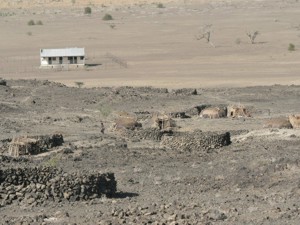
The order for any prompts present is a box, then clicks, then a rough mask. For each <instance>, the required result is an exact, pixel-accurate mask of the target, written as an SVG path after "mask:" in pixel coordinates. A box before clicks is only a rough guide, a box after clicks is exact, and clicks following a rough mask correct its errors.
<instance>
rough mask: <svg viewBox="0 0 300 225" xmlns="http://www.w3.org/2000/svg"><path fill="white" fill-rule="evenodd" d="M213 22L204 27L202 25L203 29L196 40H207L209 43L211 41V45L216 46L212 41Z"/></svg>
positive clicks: (196, 36)
mask: <svg viewBox="0 0 300 225" xmlns="http://www.w3.org/2000/svg"><path fill="white" fill-rule="evenodd" d="M211 27H212V24H209V25H205V26H204V27H202V29H201V31H200V32H199V34H197V35H195V38H196V40H202V39H204V40H206V42H207V43H209V44H210V45H211V46H213V47H214V48H215V47H216V46H215V45H214V43H212V42H211V39H210V38H211V33H212V30H211Z"/></svg>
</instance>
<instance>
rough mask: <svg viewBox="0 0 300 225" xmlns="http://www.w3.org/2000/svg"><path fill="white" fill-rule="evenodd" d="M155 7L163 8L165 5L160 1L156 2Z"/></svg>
mask: <svg viewBox="0 0 300 225" xmlns="http://www.w3.org/2000/svg"><path fill="white" fill-rule="evenodd" d="M157 8H161V9H162V8H165V6H164V4H162V3H158V4H157Z"/></svg>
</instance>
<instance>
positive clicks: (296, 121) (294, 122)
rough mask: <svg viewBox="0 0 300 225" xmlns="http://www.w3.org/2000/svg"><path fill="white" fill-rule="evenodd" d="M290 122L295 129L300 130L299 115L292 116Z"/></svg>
mask: <svg viewBox="0 0 300 225" xmlns="http://www.w3.org/2000/svg"><path fill="white" fill-rule="evenodd" d="M289 121H290V123H291V124H292V127H293V128H300V114H298V115H290V116H289Z"/></svg>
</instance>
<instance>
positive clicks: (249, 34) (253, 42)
mask: <svg viewBox="0 0 300 225" xmlns="http://www.w3.org/2000/svg"><path fill="white" fill-rule="evenodd" d="M246 35H247V36H248V38H249V40H250V42H251V44H255V38H256V37H257V35H259V32H258V31H254V32H253V33H250V32H247V33H246Z"/></svg>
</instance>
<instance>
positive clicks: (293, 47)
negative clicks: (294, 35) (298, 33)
mask: <svg viewBox="0 0 300 225" xmlns="http://www.w3.org/2000/svg"><path fill="white" fill-rule="evenodd" d="M295 49H296V48H295V45H294V44H292V43H290V44H289V47H288V50H289V51H290V52H293V51H295Z"/></svg>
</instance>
